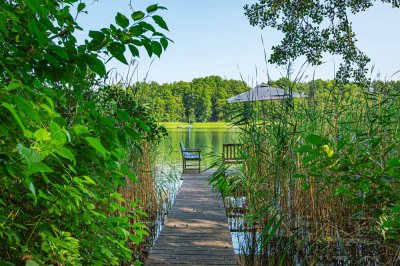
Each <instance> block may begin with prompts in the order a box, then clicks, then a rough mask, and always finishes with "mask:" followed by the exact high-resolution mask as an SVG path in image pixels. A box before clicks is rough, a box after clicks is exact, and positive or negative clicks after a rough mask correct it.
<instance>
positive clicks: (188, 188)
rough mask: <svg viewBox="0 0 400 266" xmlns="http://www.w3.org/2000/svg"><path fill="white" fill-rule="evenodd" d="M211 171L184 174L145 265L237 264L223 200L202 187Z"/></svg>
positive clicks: (214, 192) (215, 193)
mask: <svg viewBox="0 0 400 266" xmlns="http://www.w3.org/2000/svg"><path fill="white" fill-rule="evenodd" d="M211 173H212V171H210V170H209V171H205V172H203V173H200V174H184V175H183V183H182V186H181V188H180V190H179V192H178V195H177V197H176V199H175V203H174V206H173V207H172V210H171V211H170V212H169V214H168V216H167V219H166V222H165V225H164V228H163V230H162V231H161V234H160V236H159V238H158V239H157V241H156V244H155V246H154V247H153V248H152V249H151V251H150V255H149V258H148V259H147V261H146V263H145V265H148V266H151V265H174V264H176V265H181V264H188V265H237V263H236V260H235V255H234V251H233V246H232V238H231V235H230V232H229V227H228V222H227V218H226V216H225V209H224V205H223V202H222V200H221V198H220V197H219V195H218V194H217V192H216V191H214V190H211V189H210V188H209V187H206V186H205V184H206V181H207V178H208V176H209V175H210V174H211Z"/></svg>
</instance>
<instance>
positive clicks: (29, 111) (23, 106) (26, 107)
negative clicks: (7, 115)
mask: <svg viewBox="0 0 400 266" xmlns="http://www.w3.org/2000/svg"><path fill="white" fill-rule="evenodd" d="M14 99H15V104H16V105H17V107H18V108H19V109H20V110H21V111H22V112H24V114H25V115H26V116H28V117H30V118H32V119H33V120H35V121H36V122H37V123H38V124H41V123H42V121H41V119H40V116H39V114H38V113H37V112H36V110H35V109H34V107H33V106H32V105H33V102H32V101H28V100H26V99H24V98H22V97H21V96H16V97H15V98H14Z"/></svg>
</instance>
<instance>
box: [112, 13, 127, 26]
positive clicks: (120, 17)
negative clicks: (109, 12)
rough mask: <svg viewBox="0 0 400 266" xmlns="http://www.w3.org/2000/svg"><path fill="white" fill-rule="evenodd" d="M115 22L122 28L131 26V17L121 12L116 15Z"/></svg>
mask: <svg viewBox="0 0 400 266" xmlns="http://www.w3.org/2000/svg"><path fill="white" fill-rule="evenodd" d="M115 22H116V23H117V25H119V26H121V27H122V28H126V27H128V26H129V19H128V18H127V17H126V16H125V15H123V14H121V13H119V12H118V13H117V16H115Z"/></svg>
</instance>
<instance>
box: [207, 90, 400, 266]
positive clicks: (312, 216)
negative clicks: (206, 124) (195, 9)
mask: <svg viewBox="0 0 400 266" xmlns="http://www.w3.org/2000/svg"><path fill="white" fill-rule="evenodd" d="M314 84H315V83H313V82H311V83H309V84H298V83H295V82H289V83H287V87H284V89H287V90H289V91H293V90H297V89H301V88H303V89H305V92H306V93H310V88H311V89H312V90H313V92H312V94H313V96H314V97H310V98H309V99H290V98H288V99H285V100H282V101H274V102H251V103H245V104H240V105H238V106H237V110H236V111H237V112H236V114H235V115H234V117H233V121H234V124H235V125H237V126H239V127H240V131H239V138H238V140H237V142H239V143H243V147H244V149H243V155H242V157H243V158H244V162H243V164H241V165H240V168H241V169H240V171H239V172H238V171H234V172H235V173H236V174H234V175H226V173H227V169H226V168H227V166H224V165H223V164H221V165H220V169H219V171H217V172H216V174H215V175H214V176H213V177H212V178H211V180H210V182H211V183H213V184H214V185H215V186H217V187H218V188H219V189H220V190H221V191H222V192H223V195H224V196H226V197H227V196H233V197H236V198H239V197H242V198H245V204H244V205H245V206H244V208H245V211H242V213H245V215H244V216H243V219H244V222H243V223H242V224H243V227H242V229H243V231H250V232H253V233H252V234H253V235H251V234H250V235H248V234H247V237H245V238H244V240H242V243H241V244H242V247H245V248H244V249H245V250H242V258H244V264H247V265H255V264H258V265H293V264H301V265H315V264H318V265H321V264H322V265H398V263H400V258H399V252H400V251H399V250H400V249H399V247H400V238H399V232H400V231H399V227H398V226H399V224H398V219H399V218H400V216H399V211H398V208H399V206H400V205H399V203H400V198H399V194H400V186H399V181H400V178H399V173H400V169H399V166H398V163H399V154H400V146H399V134H398V133H399V131H398V130H399V128H400V119H399V115H398V114H399V111H400V96H399V95H400V86H399V85H400V83H398V82H397V83H396V82H373V83H371V84H370V86H371V87H367V88H365V87H361V86H357V85H351V86H350V85H340V84H335V83H324V85H323V86H319V87H318V88H315V87H312V86H313V85H314ZM371 88H372V89H371ZM230 167H231V166H230ZM228 168H229V167H228ZM228 172H229V171H228ZM231 206H232V205H231ZM227 207H228V209H229V208H230V207H229V205H228V206H227ZM236 212H237V210H236ZM228 214H229V213H228ZM241 219H242V218H241Z"/></svg>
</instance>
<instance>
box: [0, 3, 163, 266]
mask: <svg viewBox="0 0 400 266" xmlns="http://www.w3.org/2000/svg"><path fill="white" fill-rule="evenodd" d="M75 9H76V11H75ZM159 9H165V8H163V7H160V6H158V5H151V6H149V7H148V8H147V10H146V11H147V12H146V13H145V12H142V11H135V12H133V13H132V20H133V22H132V23H131V21H130V20H129V19H128V18H127V17H125V16H124V15H122V14H120V13H118V14H117V16H116V18H115V23H116V25H114V24H112V25H110V27H109V28H103V29H101V30H99V31H90V33H89V36H90V37H91V39H90V40H87V41H85V43H84V44H78V43H77V40H76V38H75V31H76V30H80V26H79V25H78V23H77V21H76V18H77V17H78V15H79V14H80V13H82V12H85V5H84V3H81V2H80V1H77V0H71V1H67V2H66V3H65V2H64V1H53V0H46V1H42V0H29V1H28V0H25V1H22V0H17V1H1V4H0V25H1V26H0V41H1V43H2V45H1V46H0V54H1V59H0V109H1V113H0V121H1V127H0V147H1V148H0V206H1V209H0V239H1V241H2V245H1V247H0V257H1V259H2V261H0V262H1V263H6V262H7V263H9V264H22V263H23V262H24V261H26V262H29V263H31V264H34V263H35V262H36V263H39V264H65V265H80V264H98V265H118V264H120V263H122V262H127V263H128V262H131V261H134V260H135V256H136V254H134V252H133V251H134V248H133V247H134V246H135V245H138V244H139V243H140V242H142V241H143V240H144V237H145V236H146V235H147V234H148V232H147V229H146V227H145V226H144V224H142V223H141V222H140V220H141V216H143V215H145V214H144V213H143V212H142V211H141V210H140V208H139V205H138V202H137V201H128V202H125V199H124V198H123V197H122V196H121V194H120V193H118V192H117V191H118V189H119V188H121V187H123V186H124V185H125V178H127V177H129V178H130V179H132V180H134V181H137V178H136V176H135V173H134V170H133V168H132V164H131V161H132V159H134V158H132V157H131V155H132V153H131V150H133V149H138V148H139V147H140V145H141V144H142V143H145V142H149V141H157V140H158V139H159V138H161V137H162V136H163V135H164V134H165V130H164V129H163V128H158V127H157V125H156V124H155V122H154V120H153V119H152V117H151V115H150V113H149V112H148V111H147V110H146V108H145V107H143V106H140V105H138V104H137V103H136V102H135V100H134V99H133V97H132V96H131V95H130V94H129V93H127V92H125V91H124V92H121V91H119V90H118V89H117V88H114V87H108V86H105V85H103V83H102V80H104V79H99V77H101V78H106V75H107V72H106V67H105V64H104V63H103V61H102V60H101V59H100V58H101V56H106V57H109V58H115V59H117V60H119V61H121V62H123V63H127V60H126V58H125V54H124V53H125V50H126V47H128V48H129V50H130V52H131V53H132V55H133V56H138V55H139V49H138V47H139V46H143V47H144V48H145V49H146V51H147V52H148V54H149V55H152V54H155V55H158V56H160V54H161V53H162V50H163V49H165V48H166V47H167V45H168V39H167V38H166V37H165V36H164V35H163V34H162V33H160V32H158V31H156V29H155V27H154V26H153V25H151V24H149V23H147V22H146V21H147V20H148V19H150V18H152V19H153V20H154V22H155V23H156V24H158V25H159V26H160V27H161V28H163V29H168V28H167V26H166V24H165V22H164V21H163V20H162V18H161V17H160V16H158V15H155V14H154V13H155V12H156V11H157V10H159ZM73 10H74V11H73ZM72 13H76V15H73V14H72ZM110 56H111V57H110ZM115 94H118V95H119V97H118V98H117V99H118V102H116V99H115V98H113V97H114V95H115ZM113 100H114V101H113ZM113 103H115V104H113Z"/></svg>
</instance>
